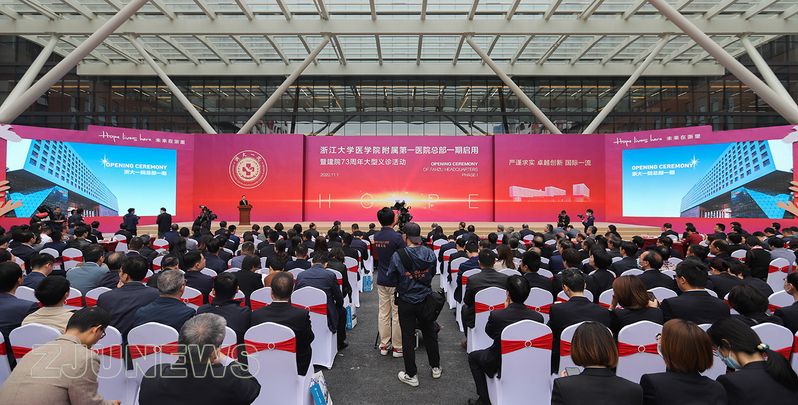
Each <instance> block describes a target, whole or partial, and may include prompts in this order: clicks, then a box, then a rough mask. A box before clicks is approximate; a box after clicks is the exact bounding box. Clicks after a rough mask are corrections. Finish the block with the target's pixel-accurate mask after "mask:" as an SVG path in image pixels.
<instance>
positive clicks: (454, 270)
mask: <svg viewBox="0 0 798 405" xmlns="http://www.w3.org/2000/svg"><path fill="white" fill-rule="evenodd" d="M467 260H468V259H467V258H465V257H458V258H457V259H454V260H452V263H451V267H450V268H449V272H450V273H451V275H452V281H451V283H449V289H448V290H447V291H446V300H447V301H448V302H449V309H454V308H457V301H456V300H455V299H454V290H455V289H457V275H458V274H459V273H460V265H461V264H463V263H465V262H466V261H467ZM447 277H448V276H447ZM441 278H446V277H443V276H441Z"/></svg>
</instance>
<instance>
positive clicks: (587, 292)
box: [557, 290, 593, 302]
mask: <svg viewBox="0 0 798 405" xmlns="http://www.w3.org/2000/svg"><path fill="white" fill-rule="evenodd" d="M582 292H583V293H584V294H585V298H587V299H589V300H590V302H593V293H592V292H590V290H585V291H582ZM569 299H570V298H568V296H567V295H565V291H560V293H559V294H557V301H560V302H566V301H568V300H569Z"/></svg>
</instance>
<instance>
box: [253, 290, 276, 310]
mask: <svg viewBox="0 0 798 405" xmlns="http://www.w3.org/2000/svg"><path fill="white" fill-rule="evenodd" d="M272 301H273V300H272V288H271V287H263V288H258V289H257V290H255V291H253V292H252V294H250V295H249V305H251V306H252V310H253V311H254V310H256V309H258V308H263V307H265V306H267V305H269V304H271V303H272Z"/></svg>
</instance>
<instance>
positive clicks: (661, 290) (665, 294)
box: [648, 287, 676, 302]
mask: <svg viewBox="0 0 798 405" xmlns="http://www.w3.org/2000/svg"><path fill="white" fill-rule="evenodd" d="M648 292H652V293H654V296H655V297H657V300H658V301H659V302H662V301H663V300H666V299H668V298H673V297H675V296H676V292H674V291H673V290H671V289H670V288H665V287H654V288H651V289H649V290H648Z"/></svg>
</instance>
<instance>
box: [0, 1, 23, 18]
mask: <svg viewBox="0 0 798 405" xmlns="http://www.w3.org/2000/svg"><path fill="white" fill-rule="evenodd" d="M0 14H2V15H4V16H6V17H8V18H10V19H12V20H16V19H18V18H20V15H19V13H17V12H16V11H14V10H12V9H11V8H10V7H7V6H5V5H3V4H0Z"/></svg>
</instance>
